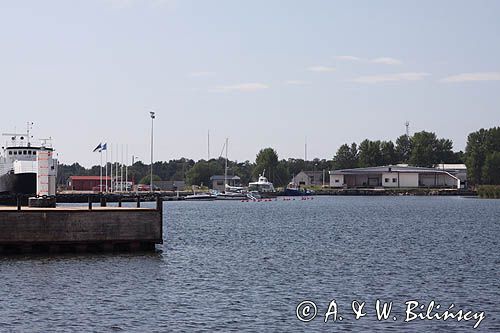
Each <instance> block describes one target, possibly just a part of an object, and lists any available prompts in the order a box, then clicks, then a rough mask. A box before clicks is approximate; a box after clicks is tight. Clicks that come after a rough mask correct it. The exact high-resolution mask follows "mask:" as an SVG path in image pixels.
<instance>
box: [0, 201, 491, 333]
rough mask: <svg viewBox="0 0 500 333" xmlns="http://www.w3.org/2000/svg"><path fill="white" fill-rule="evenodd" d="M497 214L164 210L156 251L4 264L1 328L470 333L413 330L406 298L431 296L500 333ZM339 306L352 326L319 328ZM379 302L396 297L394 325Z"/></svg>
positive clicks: (282, 206) (450, 325)
mask: <svg viewBox="0 0 500 333" xmlns="http://www.w3.org/2000/svg"><path fill="white" fill-rule="evenodd" d="M499 216H500V200H480V199H467V198H458V197H316V198H314V199H313V200H300V198H299V199H297V200H295V201H275V202H254V203H252V202H248V203H242V202H239V201H237V202H227V201H226V202H167V203H165V228H164V229H165V233H166V234H165V245H164V246H163V247H162V249H163V252H161V253H154V254H119V255H112V254H107V255H59V256H51V257H49V256H21V257H19V256H17V257H10V258H1V259H0V281H1V287H0V331H2V332H3V331H23V332H24V331H38V332H46V331H126V332H129V331H131V332H146V331H158V332H167V331H168V332H172V331H206V332H214V331H225V332H227V331H252V332H278V331H280V332H294V331H297V332H301V331H341V330H342V331H355V332H358V331H372V330H375V331H380V332H386V331H403V330H404V331H424V332H427V331H457V332H470V331H472V330H473V329H472V327H473V326H474V323H475V322H476V321H475V320H471V321H468V322H467V321H461V322H457V321H453V320H448V321H436V320H433V321H424V320H414V321H411V322H408V323H405V322H404V317H405V302H406V301H408V300H418V301H419V302H423V303H425V304H428V303H429V302H430V301H431V300H435V301H436V302H438V303H439V304H441V306H442V308H443V309H447V308H448V307H449V305H450V304H451V303H454V304H455V309H461V308H463V309H464V310H473V311H478V312H479V311H485V319H484V320H483V321H482V323H481V324H480V326H479V328H478V329H477V330H476V331H492V332H500V315H499V312H498V311H499V310H498V303H499V302H500V288H499V281H500V256H499V254H500V243H499V239H500V219H499ZM333 299H335V301H336V303H337V305H338V312H339V314H338V315H340V316H342V317H343V320H342V321H340V320H339V319H338V318H337V321H335V322H334V321H332V318H331V317H330V320H329V321H328V322H327V323H324V314H325V312H326V310H327V307H328V304H329V302H330V301H331V300H333ZM377 299H380V300H382V301H384V302H389V301H393V311H392V313H391V317H390V318H389V319H388V320H386V321H380V322H379V321H377V319H376V316H375V310H374V304H375V301H376V300H377ZM303 300H311V301H314V302H315V303H316V305H317V310H318V315H317V317H316V318H315V319H314V320H312V321H311V322H308V323H304V322H301V321H299V320H298V319H297V317H296V306H297V305H298V304H299V303H300V302H301V301H303ZM352 300H359V301H360V302H362V301H365V302H366V305H365V310H366V312H367V315H366V316H365V317H363V318H360V319H359V320H355V319H354V315H353V313H352V311H351V301H352ZM443 311H444V310H443ZM394 316H396V317H397V320H396V321H394V320H393V318H392V317H394Z"/></svg>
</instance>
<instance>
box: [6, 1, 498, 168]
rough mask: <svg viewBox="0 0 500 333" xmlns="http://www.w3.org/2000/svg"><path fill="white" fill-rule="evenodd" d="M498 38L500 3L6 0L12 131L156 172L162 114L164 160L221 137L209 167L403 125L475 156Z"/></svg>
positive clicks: (213, 144) (494, 87) (193, 152)
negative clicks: (473, 137) (470, 145)
mask: <svg viewBox="0 0 500 333" xmlns="http://www.w3.org/2000/svg"><path fill="white" fill-rule="evenodd" d="M499 35H500V1H494V0H492V1H484V0H481V1H456V0H454V1H423V0H418V1H327V0H323V1H319V0H307V1H306V0H302V1H295V0H288V1H278V0H265V1H261V0H252V1H234V0H217V1H216V0H203V1H202V0H198V1H194V0H85V1H83V0H81V1H78V0H75V1H64V0H60V1H52V0H46V1H27V0H19V1H0V43H1V46H2V47H1V52H0V110H1V111H0V114H1V121H0V124H1V125H0V131H2V132H13V131H17V132H23V131H25V128H26V122H28V121H30V122H33V123H34V126H33V135H34V136H35V137H38V138H47V137H51V138H52V139H53V145H54V147H55V149H56V150H57V152H58V154H59V159H60V161H61V162H62V163H73V162H79V163H80V164H82V165H84V166H90V165H93V164H98V163H99V154H98V153H93V152H92V150H93V148H94V147H95V146H96V145H97V144H99V142H107V143H108V146H110V147H112V150H111V151H110V152H108V153H109V158H110V159H111V155H113V159H116V152H117V151H118V152H119V154H118V156H119V159H121V147H123V150H124V155H125V156H128V159H129V161H130V159H131V156H132V155H134V156H136V159H139V160H141V161H144V162H145V163H149V159H150V153H149V151H150V143H149V142H150V135H151V119H150V116H149V112H150V110H154V111H155V112H156V119H155V120H154V142H155V144H154V159H155V160H170V159H174V158H180V157H187V158H192V159H195V160H198V159H201V158H204V159H206V158H207V155H208V151H207V150H208V149H207V148H208V147H207V133H208V131H210V157H219V156H220V155H221V151H222V147H223V144H224V141H225V138H226V137H227V138H229V149H228V155H229V158H230V159H231V160H238V161H245V160H250V161H254V160H255V156H256V154H257V153H258V151H259V150H260V149H262V148H265V147H272V148H274V149H276V151H277V152H278V155H279V157H280V158H289V157H295V158H304V144H305V142H306V141H307V147H308V148H307V156H308V159H312V158H315V157H318V158H326V159H331V158H332V157H333V156H334V155H335V152H336V151H337V149H338V147H339V146H340V145H341V144H343V143H351V142H357V143H359V142H361V141H362V140H363V139H366V138H368V139H371V140H395V139H396V138H397V137H398V136H399V135H401V134H404V133H405V122H406V121H408V122H409V123H410V133H413V132H416V131H421V130H427V131H432V132H435V133H436V134H437V135H438V137H445V138H449V139H451V140H453V143H454V149H455V150H463V149H464V148H465V145H466V140H467V135H468V133H470V132H472V131H475V130H478V129H480V128H488V127H493V126H499V125H500V43H499ZM5 139H6V138H3V139H2V141H3V142H4V140H5ZM117 146H118V149H117ZM127 147H128V149H127ZM127 152H128V154H127ZM126 159H127V158H126V157H124V160H126Z"/></svg>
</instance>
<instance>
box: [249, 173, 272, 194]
mask: <svg viewBox="0 0 500 333" xmlns="http://www.w3.org/2000/svg"><path fill="white" fill-rule="evenodd" d="M265 172H266V170H264V171H263V172H262V174H261V175H259V180H258V181H256V182H251V183H249V184H248V191H249V192H250V193H253V194H254V196H255V195H256V194H257V193H258V194H259V195H260V196H261V197H264V198H265V197H275V196H276V195H277V193H276V190H275V189H274V185H273V183H271V182H270V181H268V180H267V178H266V177H265V176H264V174H265Z"/></svg>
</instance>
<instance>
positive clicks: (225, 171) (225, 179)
mask: <svg viewBox="0 0 500 333" xmlns="http://www.w3.org/2000/svg"><path fill="white" fill-rule="evenodd" d="M227 144H228V138H226V166H225V167H224V192H226V186H227V185H226V184H227Z"/></svg>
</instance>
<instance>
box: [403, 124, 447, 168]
mask: <svg viewBox="0 0 500 333" xmlns="http://www.w3.org/2000/svg"><path fill="white" fill-rule="evenodd" d="M411 147H412V148H411V154H410V159H409V162H410V164H412V165H415V166H420V167H432V166H434V165H435V164H438V163H441V162H442V163H449V162H452V161H453V160H454V158H455V157H454V153H453V151H452V148H453V142H452V141H451V140H449V139H438V138H437V136H436V134H435V133H432V132H426V131H421V132H417V133H415V134H414V135H413V136H412V138H411Z"/></svg>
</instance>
